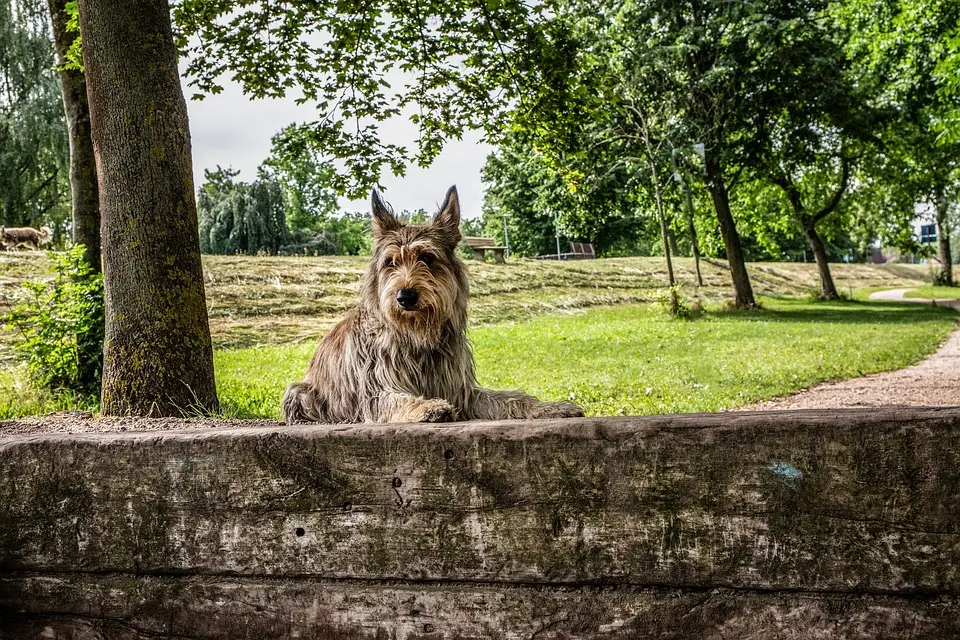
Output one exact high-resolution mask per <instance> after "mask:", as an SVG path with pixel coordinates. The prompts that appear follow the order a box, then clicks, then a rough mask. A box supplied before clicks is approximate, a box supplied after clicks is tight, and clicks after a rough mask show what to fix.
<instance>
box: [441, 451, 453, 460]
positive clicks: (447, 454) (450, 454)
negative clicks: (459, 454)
mask: <svg viewBox="0 0 960 640" xmlns="http://www.w3.org/2000/svg"><path fill="white" fill-rule="evenodd" d="M443 457H444V458H446V459H447V460H453V449H447V450H446V451H444V452H443Z"/></svg>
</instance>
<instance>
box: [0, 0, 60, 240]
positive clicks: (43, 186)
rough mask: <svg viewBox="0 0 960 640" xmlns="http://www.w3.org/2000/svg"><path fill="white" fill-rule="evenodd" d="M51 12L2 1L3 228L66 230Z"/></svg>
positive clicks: (36, 2) (35, 0)
mask: <svg viewBox="0 0 960 640" xmlns="http://www.w3.org/2000/svg"><path fill="white" fill-rule="evenodd" d="M48 29H49V27H48V24H47V17H46V7H45V6H44V5H43V4H42V2H41V1H40V0H0V225H6V226H14V227H19V226H25V225H30V226H40V225H42V224H48V225H50V226H51V227H54V231H55V233H56V234H57V235H59V234H60V232H61V231H62V229H63V224H64V220H63V211H64V209H65V207H64V205H65V203H66V190H67V183H66V174H67V137H66V133H65V130H64V126H63V108H62V107H61V105H60V99H59V90H58V87H57V76H56V72H55V71H54V64H55V58H54V51H53V45H52V44H51V42H50V36H49V33H48Z"/></svg>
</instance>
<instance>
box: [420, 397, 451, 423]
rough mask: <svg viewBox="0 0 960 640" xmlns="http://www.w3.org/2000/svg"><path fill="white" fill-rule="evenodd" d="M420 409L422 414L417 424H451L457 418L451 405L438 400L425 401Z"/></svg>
mask: <svg viewBox="0 0 960 640" xmlns="http://www.w3.org/2000/svg"><path fill="white" fill-rule="evenodd" d="M421 409H422V412H423V414H422V416H421V417H420V419H419V420H418V422H453V421H454V420H456V418H457V410H456V409H454V408H453V405H451V404H450V403H449V402H447V401H446V400H442V399H440V398H434V399H432V400H426V401H425V402H424V403H423V405H421Z"/></svg>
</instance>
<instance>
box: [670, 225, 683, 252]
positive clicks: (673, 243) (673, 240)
mask: <svg viewBox="0 0 960 640" xmlns="http://www.w3.org/2000/svg"><path fill="white" fill-rule="evenodd" d="M667 239H668V240H669V241H670V253H671V254H673V255H674V256H679V255H680V245H679V244H678V243H677V233H676V231H674V230H673V228H672V227H671V226H670V225H667Z"/></svg>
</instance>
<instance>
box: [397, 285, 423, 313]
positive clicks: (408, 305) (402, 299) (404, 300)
mask: <svg viewBox="0 0 960 640" xmlns="http://www.w3.org/2000/svg"><path fill="white" fill-rule="evenodd" d="M419 299H420V294H419V293H417V290H416V289H400V291H399V292H398V293H397V303H398V304H399V305H400V306H401V307H403V308H404V309H413V308H414V307H415V306H416V305H417V300H419Z"/></svg>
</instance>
